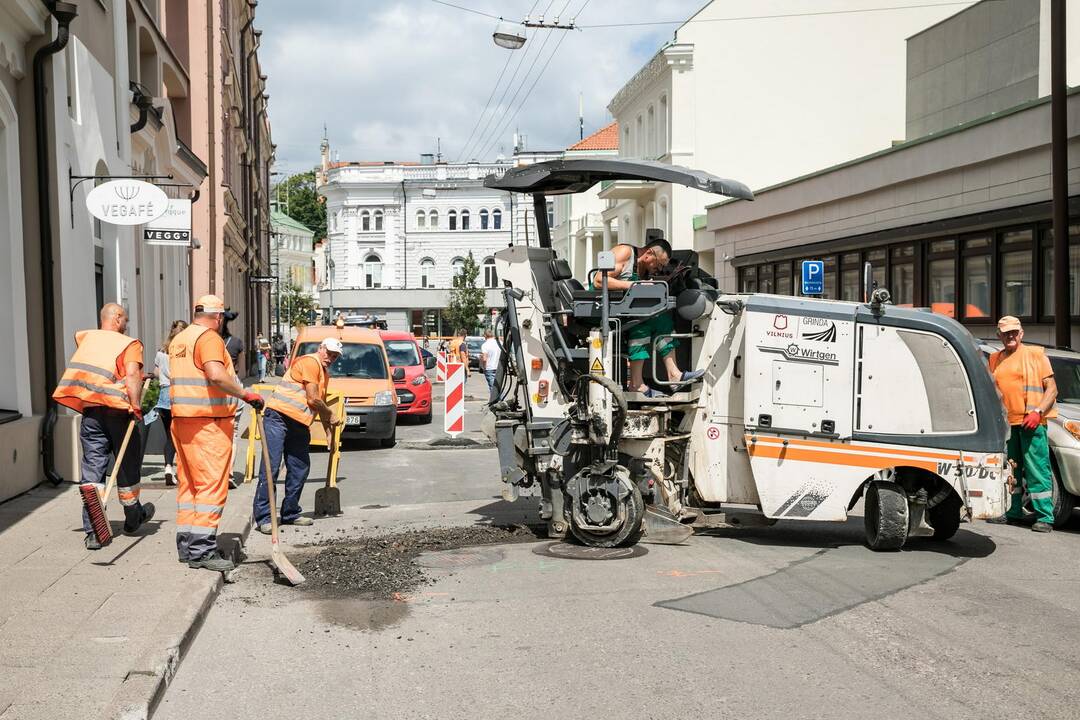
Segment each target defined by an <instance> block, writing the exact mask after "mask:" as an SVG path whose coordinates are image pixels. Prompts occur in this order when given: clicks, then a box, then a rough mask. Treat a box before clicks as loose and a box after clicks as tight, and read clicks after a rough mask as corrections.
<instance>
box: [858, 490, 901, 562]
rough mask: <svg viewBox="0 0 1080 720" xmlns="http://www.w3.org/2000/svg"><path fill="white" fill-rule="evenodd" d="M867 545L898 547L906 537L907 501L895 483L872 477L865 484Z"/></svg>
mask: <svg viewBox="0 0 1080 720" xmlns="http://www.w3.org/2000/svg"><path fill="white" fill-rule="evenodd" d="M865 513H866V514H865V516H864V519H865V521H866V544H867V546H869V548H870V549H871V550H876V551H882V550H899V549H900V548H901V547H903V545H904V541H905V540H907V532H908V503H907V496H906V495H905V494H904V489H903V488H902V487H900V486H899V485H897V484H896V483H894V482H888V481H885V480H871V481H870V483H869V484H868V485H867V486H866V500H865Z"/></svg>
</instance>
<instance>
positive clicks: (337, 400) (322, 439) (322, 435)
mask: <svg viewBox="0 0 1080 720" xmlns="http://www.w3.org/2000/svg"><path fill="white" fill-rule="evenodd" d="M251 390H252V392H257V393H259V394H260V395H262V396H263V399H264V400H265V399H267V398H269V397H270V394H271V393H273V392H274V386H273V385H267V384H259V385H252V386H251ZM326 404H327V405H329V406H330V410H331V411H332V412H333V413H334V415H335V416H336V417H337V418H338V419H339V420H341V421H342V422H341V424H340V425H338V426H337V427H336V428H334V454H333V456H332V457H331V458H329V460H328V462H329V463H330V470H331V472H332V474H333V476H335V477H336V476H337V466H338V460H340V459H341V431H342V430H343V429H344V427H345V396H344V395H343V394H342V393H339V392H328V393H326ZM249 410H250V422H249V423H248V432H247V439H248V443H247V453H246V456H245V459H244V482H246V483H249V482H251V481H252V480H253V479H254V478H255V443H256V442H262V438H261V437H260V436H259V423H258V422H256V419H255V408H249ZM326 440H327V438H326V431H325V430H324V429H323V424H322V423H321V422H319V421H318V420H316V421H315V422H313V423H311V445H314V446H318V447H326V446H327V442H326Z"/></svg>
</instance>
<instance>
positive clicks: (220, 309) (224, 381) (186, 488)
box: [169, 295, 263, 572]
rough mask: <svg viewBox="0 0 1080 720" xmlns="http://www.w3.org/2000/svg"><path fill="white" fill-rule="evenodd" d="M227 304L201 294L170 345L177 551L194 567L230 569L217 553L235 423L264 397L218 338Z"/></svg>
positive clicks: (215, 569) (230, 565)
mask: <svg viewBox="0 0 1080 720" xmlns="http://www.w3.org/2000/svg"><path fill="white" fill-rule="evenodd" d="M224 321H225V303H224V302H223V301H222V300H221V298H219V297H216V296H214V295H203V296H202V297H201V298H199V299H198V301H196V303H195V316H194V318H193V319H192V322H191V324H190V325H188V326H187V327H186V328H184V330H183V331H182V332H180V333H179V334H178V335H177V336H176V337H174V338H173V339H172V341H171V342H170V343H169V371H170V372H171V373H172V378H171V380H172V382H171V384H170V385H169V394H170V400H171V402H172V428H171V430H172V439H173V445H175V446H176V481H177V487H176V551H177V554H178V555H179V557H180V562H186V563H187V564H188V567H191V568H205V569H206V570H214V571H217V572H228V571H229V570H232V569H233V568H234V567H235V564H234V563H233V562H232V560H229V559H228V558H225V557H222V556H221V553H220V552H218V544H217V529H218V523H220V521H221V513H222V512H223V511H224V510H225V500H226V499H227V498H228V496H229V478H230V477H231V476H232V465H233V423H234V422H235V420H234V414H235V408H236V405H237V402H238V400H243V401H244V402H246V403H248V404H249V405H251V406H252V407H254V408H255V409H256V410H261V409H262V407H263V399H262V397H261V396H260V395H259V394H258V393H254V392H251V391H250V390H245V389H244V386H243V385H241V384H240V383H239V382H237V380H236V372H235V370H234V369H233V364H232V359H231V358H230V357H229V353H228V352H227V351H226V349H225V341H224V340H222V339H221V335H220V334H219V333H220V331H221V327H222V324H223V323H224Z"/></svg>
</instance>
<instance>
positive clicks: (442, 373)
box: [435, 350, 446, 382]
mask: <svg viewBox="0 0 1080 720" xmlns="http://www.w3.org/2000/svg"><path fill="white" fill-rule="evenodd" d="M435 382H446V353H445V352H443V351H442V350H440V351H439V352H438V354H436V355H435Z"/></svg>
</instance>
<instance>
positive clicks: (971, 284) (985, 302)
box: [960, 236, 994, 319]
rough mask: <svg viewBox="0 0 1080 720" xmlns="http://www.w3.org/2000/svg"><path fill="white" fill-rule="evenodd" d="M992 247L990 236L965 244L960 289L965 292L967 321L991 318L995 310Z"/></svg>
mask: <svg viewBox="0 0 1080 720" xmlns="http://www.w3.org/2000/svg"><path fill="white" fill-rule="evenodd" d="M990 247H991V243H990V237H989V236H979V237H972V238H967V239H965V240H964V242H963V254H964V258H963V262H962V263H961V264H960V270H961V277H962V280H961V283H960V287H961V289H962V290H963V292H964V298H963V311H964V318H966V319H971V318H986V317H990V315H991V312H992V310H993V308H992V307H991V299H992V298H991V294H992V289H993V287H994V285H993V279H994V273H993V268H994V266H993V256H992V255H991V254H990Z"/></svg>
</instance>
